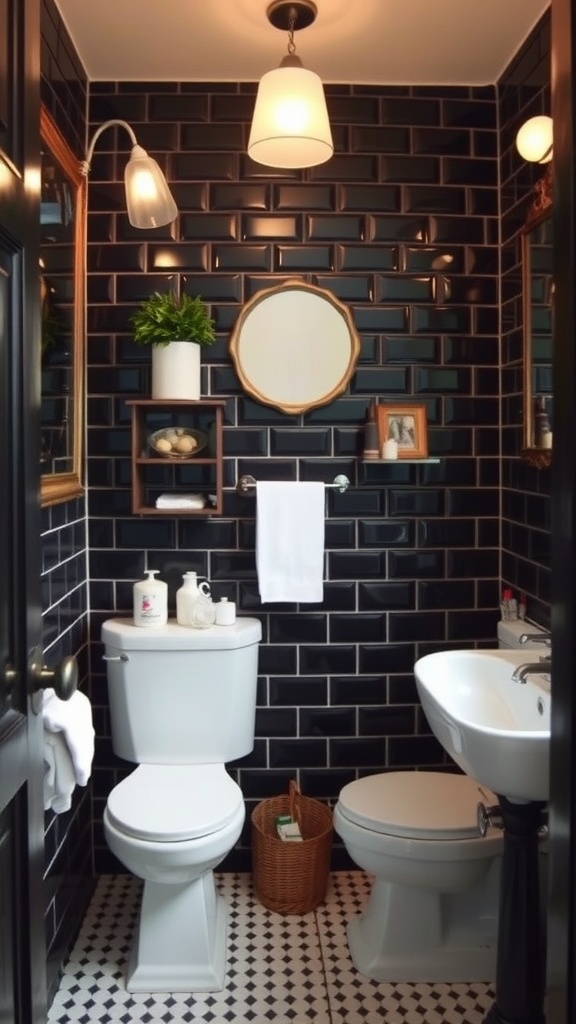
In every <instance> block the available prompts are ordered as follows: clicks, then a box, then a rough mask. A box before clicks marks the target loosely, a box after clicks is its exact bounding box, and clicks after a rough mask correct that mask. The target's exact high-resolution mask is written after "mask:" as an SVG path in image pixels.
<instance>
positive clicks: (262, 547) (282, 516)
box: [256, 481, 325, 604]
mask: <svg viewBox="0 0 576 1024" xmlns="http://www.w3.org/2000/svg"><path fill="white" fill-rule="evenodd" d="M324 505H325V488H324V484H323V483H318V482H312V483H293V482H287V481H262V482H260V481H258V482H257V484H256V567H257V570H258V587H259V590H260V600H261V601H262V603H263V604H265V603H269V602H272V601H300V602H303V603H310V602H318V601H322V599H323V596H324V588H323V584H322V581H323V576H324V573H323V570H324Z"/></svg>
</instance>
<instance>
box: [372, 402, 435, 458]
mask: <svg viewBox="0 0 576 1024" xmlns="http://www.w3.org/2000/svg"><path fill="white" fill-rule="evenodd" d="M376 409H377V422H378V444H379V447H380V450H382V447H383V445H384V442H385V441H391V440H394V441H396V442H397V443H398V458H399V459H426V458H428V433H427V430H426V406H425V405H394V404H392V403H390V404H386V402H379V403H378V405H377V406H376Z"/></svg>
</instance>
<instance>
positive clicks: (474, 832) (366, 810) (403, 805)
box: [338, 771, 498, 841]
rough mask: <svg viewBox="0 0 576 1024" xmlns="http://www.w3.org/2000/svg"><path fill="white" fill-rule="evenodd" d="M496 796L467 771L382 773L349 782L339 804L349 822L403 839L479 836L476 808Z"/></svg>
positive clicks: (493, 801)
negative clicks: (457, 772) (454, 773)
mask: <svg viewBox="0 0 576 1024" xmlns="http://www.w3.org/2000/svg"><path fill="white" fill-rule="evenodd" d="M479 802H482V803H485V804H486V805H490V804H495V803H498V799H497V797H496V796H495V795H494V793H492V792H491V791H490V790H489V789H487V788H486V787H485V786H481V785H480V784H479V783H478V782H476V781H475V780H474V779H471V778H469V776H467V775H452V774H448V773H443V772H412V771H405V772H387V773H382V774H377V775H368V776H366V777H365V778H362V779H358V780H357V781H355V782H350V783H348V785H346V786H344V788H343V789H342V790H341V792H340V796H339V801H338V803H339V807H340V810H341V812H342V814H343V815H344V817H345V818H347V819H348V820H349V821H351V822H352V823H354V824H356V825H360V826H361V827H363V828H366V829H369V830H370V831H372V832H377V833H380V834H382V835H390V836H399V837H402V838H407V839H428V840H438V841H446V840H458V839H478V836H479V831H478V821H477V806H478V803H479Z"/></svg>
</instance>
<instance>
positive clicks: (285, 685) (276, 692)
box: [269, 676, 328, 707]
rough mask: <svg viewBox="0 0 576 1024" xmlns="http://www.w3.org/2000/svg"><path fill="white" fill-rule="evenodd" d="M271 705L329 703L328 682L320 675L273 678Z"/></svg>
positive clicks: (323, 704) (321, 704)
mask: <svg viewBox="0 0 576 1024" xmlns="http://www.w3.org/2000/svg"><path fill="white" fill-rule="evenodd" d="M269 692H270V706H271V707H277V706H279V705H287V706H290V707H291V706H298V707H303V706H307V705H310V706H313V707H316V706H325V705H326V704H327V703H328V683H327V680H326V679H322V678H320V677H318V676H299V677H297V678H294V679H276V678H271V679H270V683H269Z"/></svg>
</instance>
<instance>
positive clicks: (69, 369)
mask: <svg viewBox="0 0 576 1024" xmlns="http://www.w3.org/2000/svg"><path fill="white" fill-rule="evenodd" d="M40 129H41V139H42V165H41V173H42V177H41V197H40V303H41V331H42V335H41V399H42V400H41V438H40V462H41V473H42V479H41V496H42V505H51V504H55V503H56V502H59V501H67V500H68V499H69V498H72V497H74V496H76V495H78V494H81V493H82V490H83V488H82V480H81V456H82V402H83V389H82V361H83V353H84V259H83V253H84V237H85V236H84V203H85V179H84V178H83V176H82V175H81V174H80V169H79V163H78V161H77V160H76V159H75V157H74V155H73V153H72V152H71V150H70V148H69V147H68V145H67V143H66V142H65V140H64V139H63V137H62V135H61V134H60V132H59V131H58V129H57V127H56V125H55V124H54V122H53V121H52V118H51V117H50V115H49V114H48V112H47V111H46V110H45V109H44V108H42V109H41V121H40Z"/></svg>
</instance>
